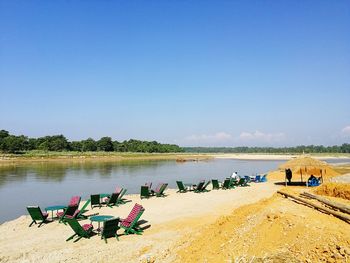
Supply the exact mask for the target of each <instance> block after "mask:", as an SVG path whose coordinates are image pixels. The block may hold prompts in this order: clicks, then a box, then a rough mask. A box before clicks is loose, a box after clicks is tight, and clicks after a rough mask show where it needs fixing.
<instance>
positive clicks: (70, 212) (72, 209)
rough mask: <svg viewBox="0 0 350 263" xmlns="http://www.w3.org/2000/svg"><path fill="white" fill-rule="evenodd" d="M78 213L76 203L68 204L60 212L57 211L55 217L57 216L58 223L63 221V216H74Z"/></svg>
mask: <svg viewBox="0 0 350 263" xmlns="http://www.w3.org/2000/svg"><path fill="white" fill-rule="evenodd" d="M78 213H79V210H78V206H77V205H69V206H68V207H67V208H66V209H64V210H63V211H62V212H57V217H58V218H59V223H61V222H64V221H65V218H66V217H68V218H75V217H76V216H77V215H78Z"/></svg>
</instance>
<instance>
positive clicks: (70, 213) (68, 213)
mask: <svg viewBox="0 0 350 263" xmlns="http://www.w3.org/2000/svg"><path fill="white" fill-rule="evenodd" d="M77 210H78V206H77V205H69V206H68V207H67V209H66V212H65V213H64V215H65V216H73V215H74V214H75V212H76V211H77Z"/></svg>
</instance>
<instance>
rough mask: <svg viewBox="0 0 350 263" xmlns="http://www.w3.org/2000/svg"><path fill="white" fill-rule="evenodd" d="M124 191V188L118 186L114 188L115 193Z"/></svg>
mask: <svg viewBox="0 0 350 263" xmlns="http://www.w3.org/2000/svg"><path fill="white" fill-rule="evenodd" d="M122 191H123V188H121V187H118V186H117V187H116V188H115V190H114V193H116V194H120V193H121V192H122Z"/></svg>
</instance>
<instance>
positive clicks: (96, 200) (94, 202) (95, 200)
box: [90, 194, 102, 209]
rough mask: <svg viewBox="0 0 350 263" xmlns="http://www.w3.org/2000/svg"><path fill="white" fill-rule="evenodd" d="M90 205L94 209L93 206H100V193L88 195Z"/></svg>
mask: <svg viewBox="0 0 350 263" xmlns="http://www.w3.org/2000/svg"><path fill="white" fill-rule="evenodd" d="M90 205H91V209H94V207H96V206H98V207H99V208H101V206H102V204H101V197H100V194H94V195H90Z"/></svg>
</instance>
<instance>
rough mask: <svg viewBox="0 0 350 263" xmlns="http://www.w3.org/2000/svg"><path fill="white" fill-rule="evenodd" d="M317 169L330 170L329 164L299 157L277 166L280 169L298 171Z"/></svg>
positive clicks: (306, 157)
mask: <svg viewBox="0 0 350 263" xmlns="http://www.w3.org/2000/svg"><path fill="white" fill-rule="evenodd" d="M304 167H307V168H319V169H324V168H331V166H330V165H329V164H327V163H326V162H323V161H320V160H316V159H314V158H311V157H308V156H301V157H297V158H294V159H291V160H289V161H288V162H286V163H284V164H281V165H280V166H279V168H280V169H287V168H289V169H292V170H295V169H300V168H304Z"/></svg>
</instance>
